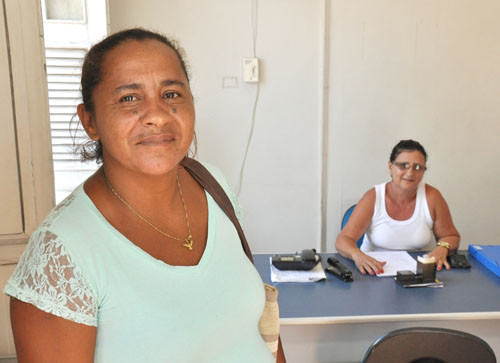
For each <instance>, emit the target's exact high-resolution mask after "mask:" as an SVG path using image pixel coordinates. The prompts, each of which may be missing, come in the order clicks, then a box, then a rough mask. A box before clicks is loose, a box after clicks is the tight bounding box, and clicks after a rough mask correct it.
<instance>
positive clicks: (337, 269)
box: [325, 257, 354, 282]
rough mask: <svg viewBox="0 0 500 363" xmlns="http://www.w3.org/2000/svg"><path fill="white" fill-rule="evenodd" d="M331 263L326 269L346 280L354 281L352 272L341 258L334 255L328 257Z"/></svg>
mask: <svg viewBox="0 0 500 363" xmlns="http://www.w3.org/2000/svg"><path fill="white" fill-rule="evenodd" d="M326 261H327V262H328V264H329V265H330V266H329V267H327V268H326V269H325V271H326V272H328V273H330V274H332V275H333V276H335V277H337V278H339V279H340V280H342V281H344V282H352V281H354V280H353V279H352V272H351V270H349V269H348V268H347V267H345V266H344V265H343V264H342V263H341V262H340V261H339V260H337V259H336V258H334V257H328V259H327V260H326Z"/></svg>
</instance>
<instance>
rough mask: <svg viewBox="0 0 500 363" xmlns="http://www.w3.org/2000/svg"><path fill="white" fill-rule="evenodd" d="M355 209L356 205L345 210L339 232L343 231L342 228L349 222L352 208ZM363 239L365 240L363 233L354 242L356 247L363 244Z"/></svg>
mask: <svg viewBox="0 0 500 363" xmlns="http://www.w3.org/2000/svg"><path fill="white" fill-rule="evenodd" d="M355 207H356V204H354V205H352V206H350V207H349V209H347V210H346V211H345V213H344V217H343V218H342V223H341V225H340V230H343V229H344V226H345V225H346V224H347V221H348V220H349V218H350V217H351V214H352V211H353V210H354V208H355ZM363 238H365V234H364V233H363V235H362V236H361V237H360V238H359V239H358V240H357V241H356V246H358V248H359V247H361V244H362V243H363Z"/></svg>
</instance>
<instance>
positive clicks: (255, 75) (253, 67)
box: [243, 58, 259, 83]
mask: <svg viewBox="0 0 500 363" xmlns="http://www.w3.org/2000/svg"><path fill="white" fill-rule="evenodd" d="M243 80H244V81H245V82H252V83H255V82H259V58H243Z"/></svg>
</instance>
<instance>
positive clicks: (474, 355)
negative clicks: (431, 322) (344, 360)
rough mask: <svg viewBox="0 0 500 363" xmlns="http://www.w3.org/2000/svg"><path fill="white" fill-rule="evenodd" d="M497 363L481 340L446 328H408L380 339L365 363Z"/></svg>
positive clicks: (489, 349)
mask: <svg viewBox="0 0 500 363" xmlns="http://www.w3.org/2000/svg"><path fill="white" fill-rule="evenodd" d="M388 362H391V363H392V362H394V363H496V358H495V353H494V352H493V350H492V349H491V347H490V346H489V345H488V343H486V342H485V341H484V340H482V339H481V338H479V337H477V336H474V335H472V334H469V333H465V332H461V331H458V330H451V329H444V328H420V327H414V328H405V329H398V330H394V331H392V332H390V333H388V334H386V335H383V336H381V337H379V338H377V339H376V340H375V341H374V342H373V343H372V344H371V345H370V347H369V348H368V350H367V352H366V354H365V357H364V358H363V363H388Z"/></svg>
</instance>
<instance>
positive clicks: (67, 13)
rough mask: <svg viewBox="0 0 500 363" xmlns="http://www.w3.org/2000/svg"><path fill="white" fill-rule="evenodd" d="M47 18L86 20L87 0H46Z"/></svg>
mask: <svg viewBox="0 0 500 363" xmlns="http://www.w3.org/2000/svg"><path fill="white" fill-rule="evenodd" d="M44 9H45V12H44V13H45V16H44V18H45V19H46V20H56V21H85V0H45V6H44Z"/></svg>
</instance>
